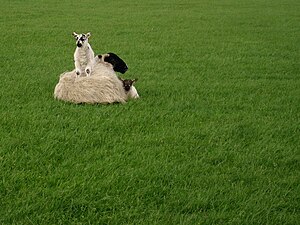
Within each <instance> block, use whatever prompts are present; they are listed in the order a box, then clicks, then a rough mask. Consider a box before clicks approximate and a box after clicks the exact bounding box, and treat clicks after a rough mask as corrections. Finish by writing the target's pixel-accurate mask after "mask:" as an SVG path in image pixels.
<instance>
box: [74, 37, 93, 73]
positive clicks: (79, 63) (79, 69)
mask: <svg viewBox="0 0 300 225" xmlns="http://www.w3.org/2000/svg"><path fill="white" fill-rule="evenodd" d="M94 58H95V54H94V51H93V49H92V47H91V45H90V44H89V43H88V42H86V43H84V44H83V45H82V47H76V50H75V53H74V63H75V71H76V74H77V75H81V76H82V74H83V72H85V73H86V76H89V75H90V74H91V73H92V69H93V68H92V67H93V63H94Z"/></svg>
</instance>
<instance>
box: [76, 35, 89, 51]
mask: <svg viewBox="0 0 300 225" xmlns="http://www.w3.org/2000/svg"><path fill="white" fill-rule="evenodd" d="M73 36H74V38H75V39H76V45H77V47H79V48H80V47H82V46H83V45H84V44H85V43H88V39H89V37H90V36H91V33H90V32H89V33H86V34H76V33H75V32H73Z"/></svg>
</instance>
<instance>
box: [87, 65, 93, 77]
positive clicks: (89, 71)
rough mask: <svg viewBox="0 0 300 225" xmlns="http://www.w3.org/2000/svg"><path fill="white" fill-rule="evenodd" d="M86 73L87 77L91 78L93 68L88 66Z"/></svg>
mask: <svg viewBox="0 0 300 225" xmlns="http://www.w3.org/2000/svg"><path fill="white" fill-rule="evenodd" d="M85 73H86V76H87V77H89V76H91V73H92V70H91V67H90V66H87V67H86V68H85Z"/></svg>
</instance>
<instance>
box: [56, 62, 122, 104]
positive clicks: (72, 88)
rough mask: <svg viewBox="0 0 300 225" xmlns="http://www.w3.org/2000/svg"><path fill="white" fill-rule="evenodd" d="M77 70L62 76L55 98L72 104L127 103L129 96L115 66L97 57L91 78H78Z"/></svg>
mask: <svg viewBox="0 0 300 225" xmlns="http://www.w3.org/2000/svg"><path fill="white" fill-rule="evenodd" d="M76 77H77V75H76V70H73V71H71V72H65V73H63V74H61V76H60V79H59V82H58V84H57V85H56V87H55V90H54V97H55V98H56V99H59V100H63V101H67V102H72V103H76V104H78V103H89V104H97V103H100V104H107V103H114V102H119V103H125V102H126V101H127V99H128V96H127V94H126V92H125V91H124V88H123V83H122V81H121V80H120V79H119V78H118V76H117V75H116V73H115V71H114V70H113V66H112V65H111V64H109V63H106V62H101V60H99V57H96V59H95V63H94V67H93V70H92V74H91V76H85V77H81V76H80V77H78V78H76Z"/></svg>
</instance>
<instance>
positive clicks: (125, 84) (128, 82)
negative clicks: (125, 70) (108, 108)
mask: <svg viewBox="0 0 300 225" xmlns="http://www.w3.org/2000/svg"><path fill="white" fill-rule="evenodd" d="M119 79H120V80H121V81H122V82H123V87H124V89H125V91H126V92H128V91H130V88H131V87H132V85H133V83H134V82H136V81H137V80H138V79H133V80H131V79H122V78H121V77H119Z"/></svg>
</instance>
